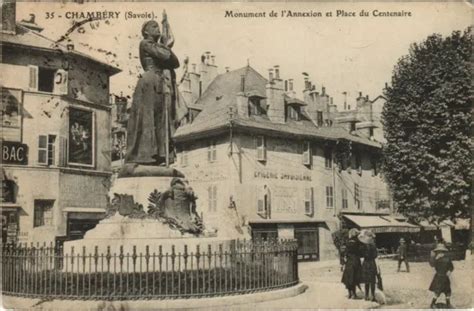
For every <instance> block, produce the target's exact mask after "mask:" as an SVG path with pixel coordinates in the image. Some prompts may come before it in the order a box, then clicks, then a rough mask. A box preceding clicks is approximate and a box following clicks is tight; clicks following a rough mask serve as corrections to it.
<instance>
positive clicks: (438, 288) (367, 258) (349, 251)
mask: <svg viewBox="0 0 474 311" xmlns="http://www.w3.org/2000/svg"><path fill="white" fill-rule="evenodd" d="M407 257H408V250H407V245H406V242H405V239H403V238H402V239H400V247H399V248H398V272H399V271H400V266H401V264H402V262H404V263H405V267H406V270H407V272H410V267H409V264H408V258H407ZM341 258H342V259H341V263H342V264H343V273H342V283H344V285H345V286H346V288H347V291H348V293H349V299H357V295H356V288H359V289H360V284H361V283H364V284H365V300H369V299H371V300H372V301H376V300H375V286H376V284H377V282H381V276H380V270H379V268H378V265H377V263H376V261H375V259H376V258H377V248H376V246H375V234H374V233H373V232H371V231H369V230H362V231H359V230H357V229H355V228H353V229H350V230H349V239H348V241H347V243H346V245H345V249H344V254H343V256H342V257H341ZM361 259H362V260H363V261H361ZM430 265H431V266H432V267H433V268H434V269H435V271H436V273H435V275H434V277H433V280H432V281H431V284H430V287H429V290H430V291H432V292H433V293H434V297H433V299H432V301H431V305H430V307H431V308H434V307H436V302H437V299H438V298H439V296H440V295H441V294H445V296H446V307H447V308H450V307H451V301H450V300H451V282H450V274H451V273H452V271H453V270H454V266H453V263H452V261H451V259H450V257H449V256H448V248H447V247H446V245H445V244H444V243H443V242H442V241H441V242H439V243H437V244H436V247H435V249H434V250H433V251H432V252H431V256H430ZM380 285H381V284H380ZM379 287H381V286H379ZM369 294H370V295H369Z"/></svg>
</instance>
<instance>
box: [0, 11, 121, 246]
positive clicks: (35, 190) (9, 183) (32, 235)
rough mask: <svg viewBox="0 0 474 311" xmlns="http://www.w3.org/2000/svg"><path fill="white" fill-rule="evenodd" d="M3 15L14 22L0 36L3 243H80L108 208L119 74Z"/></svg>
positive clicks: (28, 23)
mask: <svg viewBox="0 0 474 311" xmlns="http://www.w3.org/2000/svg"><path fill="white" fill-rule="evenodd" d="M4 5H5V6H11V5H13V6H14V5H15V3H14V2H12V3H11V2H9V3H6V4H4ZM2 10H3V7H2ZM13 11H14V8H13ZM2 13H3V11H2ZM4 17H6V18H9V19H11V20H10V22H9V23H6V24H5V23H4V24H3V25H2V26H3V28H2V30H1V31H2V37H1V48H2V64H0V67H1V72H2V74H1V76H0V84H1V87H2V125H1V127H2V128H1V135H2V136H1V142H2V158H3V159H2V160H3V161H2V162H3V163H2V185H3V188H4V189H5V190H7V191H6V193H8V196H5V195H3V196H2V203H1V206H2V223H3V224H4V228H6V229H4V230H3V231H4V232H2V238H3V240H4V242H48V243H49V242H53V241H54V240H55V239H71V238H78V237H80V236H81V235H82V234H83V233H84V232H85V231H86V230H87V229H89V228H90V227H93V226H94V225H95V224H96V223H97V221H98V220H99V219H101V218H102V217H103V215H104V212H105V208H106V205H107V197H106V195H107V191H108V188H109V182H110V181H109V179H110V175H111V167H110V164H111V142H110V137H111V133H110V122H111V115H110V105H109V78H110V76H112V75H114V74H116V73H118V72H119V70H118V69H117V68H115V67H112V66H110V65H108V64H106V63H103V62H101V61H99V60H96V59H94V58H92V57H90V56H88V55H86V54H82V53H80V52H78V51H76V50H75V49H74V46H73V44H72V43H70V42H69V43H67V44H64V45H63V44H61V43H57V42H54V41H52V40H49V39H48V38H46V37H44V36H43V35H41V34H40V31H41V27H39V26H38V25H36V24H35V23H34V18H32V19H31V20H29V21H22V22H19V23H16V22H15V15H7V16H4ZM4 193H5V192H4Z"/></svg>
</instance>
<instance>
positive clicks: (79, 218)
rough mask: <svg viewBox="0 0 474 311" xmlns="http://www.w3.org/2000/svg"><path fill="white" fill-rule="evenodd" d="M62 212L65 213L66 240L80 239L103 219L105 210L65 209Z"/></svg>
mask: <svg viewBox="0 0 474 311" xmlns="http://www.w3.org/2000/svg"><path fill="white" fill-rule="evenodd" d="M63 212H65V213H67V228H66V240H78V239H82V238H83V237H84V235H85V234H86V232H87V231H89V230H91V229H93V228H95V226H96V225H97V224H98V223H99V221H101V220H102V219H104V217H105V210H104V209H101V208H74V207H67V208H65V209H64V210H63Z"/></svg>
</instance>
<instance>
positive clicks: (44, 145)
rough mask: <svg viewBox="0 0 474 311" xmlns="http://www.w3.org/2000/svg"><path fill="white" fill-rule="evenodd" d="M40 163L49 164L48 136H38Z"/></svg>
mask: <svg viewBox="0 0 474 311" xmlns="http://www.w3.org/2000/svg"><path fill="white" fill-rule="evenodd" d="M38 164H41V165H47V164H48V136H47V135H39V136H38Z"/></svg>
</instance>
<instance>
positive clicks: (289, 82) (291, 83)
mask: <svg viewBox="0 0 474 311" xmlns="http://www.w3.org/2000/svg"><path fill="white" fill-rule="evenodd" d="M288 89H289V91H290V92H292V91H293V79H288Z"/></svg>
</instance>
